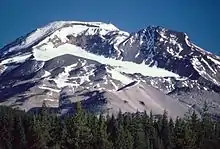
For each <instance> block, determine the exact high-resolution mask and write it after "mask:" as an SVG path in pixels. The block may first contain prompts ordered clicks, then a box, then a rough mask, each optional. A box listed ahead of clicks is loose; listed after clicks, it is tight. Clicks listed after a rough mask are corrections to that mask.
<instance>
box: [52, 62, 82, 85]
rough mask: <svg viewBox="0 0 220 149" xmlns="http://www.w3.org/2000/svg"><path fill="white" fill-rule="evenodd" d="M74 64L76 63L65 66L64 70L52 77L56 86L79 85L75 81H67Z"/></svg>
mask: <svg viewBox="0 0 220 149" xmlns="http://www.w3.org/2000/svg"><path fill="white" fill-rule="evenodd" d="M75 66H77V63H76V64H73V65H70V66H67V67H65V68H64V72H62V73H60V74H59V75H58V76H57V77H56V78H55V79H52V80H54V82H55V83H56V84H57V87H58V88H62V87H65V86H70V87H73V86H79V84H77V83H73V82H72V83H67V81H68V78H69V72H70V71H71V70H72V68H73V67H75Z"/></svg>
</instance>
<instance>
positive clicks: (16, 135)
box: [12, 116, 26, 149]
mask: <svg viewBox="0 0 220 149" xmlns="http://www.w3.org/2000/svg"><path fill="white" fill-rule="evenodd" d="M12 143H13V148H14V149H25V148H26V135H25V130H24V126H23V123H22V119H21V117H20V116H15V118H14V130H13V142H12Z"/></svg>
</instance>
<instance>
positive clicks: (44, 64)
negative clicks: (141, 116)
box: [0, 21, 220, 117]
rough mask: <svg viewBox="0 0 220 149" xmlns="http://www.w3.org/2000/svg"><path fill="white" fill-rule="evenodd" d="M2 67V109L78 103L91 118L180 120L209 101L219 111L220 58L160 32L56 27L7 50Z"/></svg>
mask: <svg viewBox="0 0 220 149" xmlns="http://www.w3.org/2000/svg"><path fill="white" fill-rule="evenodd" d="M0 62H1V63H0V94H1V104H5V105H11V106H14V107H20V108H22V109H25V110H26V111H28V110H32V109H35V108H36V107H40V106H41V105H42V102H43V100H46V101H47V104H48V105H49V106H50V107H54V108H56V109H57V110H59V112H60V113H61V114H65V113H66V112H71V106H70V103H72V102H76V101H78V100H81V101H82V103H83V104H84V106H85V107H86V109H87V110H89V111H91V112H101V111H104V112H110V113H115V112H117V111H118V110H119V109H121V110H122V111H123V112H135V111H137V110H139V111H144V110H148V111H149V110H151V109H152V110H153V112H155V113H161V112H162V111H163V110H164V109H167V110H168V111H169V113H170V115H171V116H174V117H175V116H177V115H179V116H183V114H184V113H185V112H186V111H188V108H194V109H196V110H197V111H200V110H201V108H202V105H203V103H204V101H205V100H208V102H209V103H210V104H211V108H210V112H212V113H213V114H218V113H219V112H220V108H219V104H220V103H219V100H218V97H219V91H220V90H219V89H220V88H219V81H220V78H219V65H220V58H219V57H218V56H216V55H213V54H211V53H209V52H207V51H204V50H203V49H201V48H199V47H197V46H196V45H195V44H193V43H192V42H191V41H190V40H189V38H188V36H187V35H186V34H185V33H181V32H176V31H172V30H168V29H165V28H163V27H155V26H149V27H147V28H146V29H142V30H140V31H138V32H137V33H132V34H131V33H127V32H124V31H121V30H119V29H118V28H117V27H115V26H114V25H112V24H106V23H101V22H77V21H59V22H53V23H50V24H49V25H47V26H45V27H42V28H39V29H37V30H35V31H33V32H31V33H29V34H27V35H26V36H24V37H21V38H18V39H17V40H16V41H15V42H13V43H11V44H8V45H6V46H5V47H3V48H2V49H1V50H0ZM207 98H209V99H207Z"/></svg>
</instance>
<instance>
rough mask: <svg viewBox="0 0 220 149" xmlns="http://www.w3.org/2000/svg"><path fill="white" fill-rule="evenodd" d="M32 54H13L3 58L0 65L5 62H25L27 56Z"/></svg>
mask: <svg viewBox="0 0 220 149" xmlns="http://www.w3.org/2000/svg"><path fill="white" fill-rule="evenodd" d="M31 56H32V54H28V55H19V56H15V57H12V58H8V59H5V60H3V61H2V62H1V63H0V65H5V64H9V63H15V62H16V63H22V62H25V61H26V60H27V59H28V58H30V57H31Z"/></svg>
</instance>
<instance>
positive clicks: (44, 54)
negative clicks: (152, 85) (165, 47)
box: [33, 43, 179, 77]
mask: <svg viewBox="0 0 220 149" xmlns="http://www.w3.org/2000/svg"><path fill="white" fill-rule="evenodd" d="M33 53H34V54H33V55H34V57H35V59H36V60H40V61H47V60H50V59H52V58H54V57H57V56H61V55H64V54H72V55H75V56H78V57H82V58H86V59H91V60H94V61H97V62H99V63H102V64H106V65H110V66H113V67H115V69H116V70H117V71H119V72H125V73H129V74H134V73H140V74H142V75H144V76H157V77H166V76H170V77H179V76H178V75H177V74H175V73H172V72H169V71H166V70H164V69H160V68H151V67H148V66H147V65H145V64H136V63H133V62H129V61H120V60H115V59H111V58H105V57H104V56H99V55H95V54H92V53H89V52H87V51H85V50H83V49H82V48H80V47H77V46H75V45H72V44H67V43H66V44H64V45H61V46H59V47H57V48H53V47H49V46H47V49H46V51H42V50H39V49H36V48H34V50H33Z"/></svg>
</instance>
